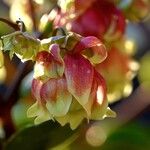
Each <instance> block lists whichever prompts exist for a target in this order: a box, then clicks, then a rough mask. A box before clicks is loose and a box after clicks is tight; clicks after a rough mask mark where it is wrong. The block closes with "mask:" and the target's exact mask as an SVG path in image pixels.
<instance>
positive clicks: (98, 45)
mask: <svg viewBox="0 0 150 150" xmlns="http://www.w3.org/2000/svg"><path fill="white" fill-rule="evenodd" d="M87 49H88V51H87ZM84 50H86V51H84ZM82 51H84V55H85V56H86V57H87V58H88V59H89V60H90V61H91V62H92V63H94V64H98V63H100V62H102V61H104V60H105V58H106V57H107V51H106V48H105V46H104V45H103V44H102V42H101V41H100V40H99V39H98V38H96V37H94V36H88V37H84V38H82V39H81V40H80V42H79V43H78V44H77V45H76V46H75V48H74V52H75V53H80V52H82Z"/></svg>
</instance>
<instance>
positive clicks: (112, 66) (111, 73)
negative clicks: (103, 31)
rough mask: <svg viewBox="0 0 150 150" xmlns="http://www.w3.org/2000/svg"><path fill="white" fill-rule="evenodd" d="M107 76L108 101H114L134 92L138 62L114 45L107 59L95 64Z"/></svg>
mask: <svg viewBox="0 0 150 150" xmlns="http://www.w3.org/2000/svg"><path fill="white" fill-rule="evenodd" d="M95 67H96V70H97V71H98V72H100V73H101V74H102V75H103V76H105V79H106V82H107V87H108V91H107V92H108V93H107V96H108V101H109V102H114V101H117V100H119V99H120V98H121V97H125V96H128V95H129V94H130V93H131V92H132V79H133V77H134V76H135V74H136V72H137V70H138V64H137V62H135V61H134V60H133V59H132V58H131V57H130V56H129V55H127V54H126V53H125V52H123V51H121V50H120V49H118V48H116V47H114V46H112V47H111V48H110V50H108V57H107V59H106V60H105V61H104V62H102V63H101V64H98V65H96V66H95Z"/></svg>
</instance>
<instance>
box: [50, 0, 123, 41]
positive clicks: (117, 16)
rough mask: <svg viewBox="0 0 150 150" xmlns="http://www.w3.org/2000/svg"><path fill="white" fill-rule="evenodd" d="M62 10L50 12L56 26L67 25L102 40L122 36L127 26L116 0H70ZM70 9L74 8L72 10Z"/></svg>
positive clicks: (61, 5)
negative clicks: (112, 0)
mask: <svg viewBox="0 0 150 150" xmlns="http://www.w3.org/2000/svg"><path fill="white" fill-rule="evenodd" d="M60 7H61V11H60V10H59V11H57V13H55V15H56V16H57V17H55V18H54V17H52V16H53V14H54V13H50V15H49V16H50V17H49V18H50V20H51V21H52V20H53V25H54V27H58V26H63V25H65V26H66V28H67V29H68V30H70V31H73V32H76V33H78V34H80V35H82V36H89V35H93V36H96V37H97V38H99V39H101V40H104V41H105V40H106V41H107V42H108V41H112V40H116V39H118V38H120V37H121V36H122V35H123V34H124V32H125V27H126V22H125V17H124V15H123V13H122V11H121V10H120V9H118V8H117V6H116V5H115V3H114V2H111V1H109V0H89V1H88V2H86V4H85V2H84V1H83V0H71V1H70V0H69V2H68V4H66V5H65V6H64V5H63V4H62V3H60ZM68 10H72V11H71V12H70V11H68Z"/></svg>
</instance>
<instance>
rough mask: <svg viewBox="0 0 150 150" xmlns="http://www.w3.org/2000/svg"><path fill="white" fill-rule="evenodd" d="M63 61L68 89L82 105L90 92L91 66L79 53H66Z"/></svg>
mask: <svg viewBox="0 0 150 150" xmlns="http://www.w3.org/2000/svg"><path fill="white" fill-rule="evenodd" d="M64 61H65V76H66V80H67V86H68V90H69V92H70V93H71V94H72V95H73V96H74V97H75V98H76V99H77V101H78V102H79V103H80V104H81V105H82V106H84V105H85V104H86V103H87V102H88V100H89V96H90V92H91V87H92V82H93V67H92V65H91V64H90V62H89V61H88V60H87V59H85V58H84V57H83V56H81V55H80V54H74V55H66V56H65V58H64Z"/></svg>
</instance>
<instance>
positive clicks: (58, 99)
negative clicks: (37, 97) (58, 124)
mask: <svg viewBox="0 0 150 150" xmlns="http://www.w3.org/2000/svg"><path fill="white" fill-rule="evenodd" d="M41 98H42V100H44V101H46V107H47V109H48V111H49V112H50V114H52V115H53V116H64V115H66V113H67V112H68V110H69V108H70V105H71V102H72V95H71V94H70V93H69V92H68V91H67V83H66V80H65V79H64V78H59V79H50V80H49V81H47V82H46V83H45V84H44V85H43V86H42V89H41Z"/></svg>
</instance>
